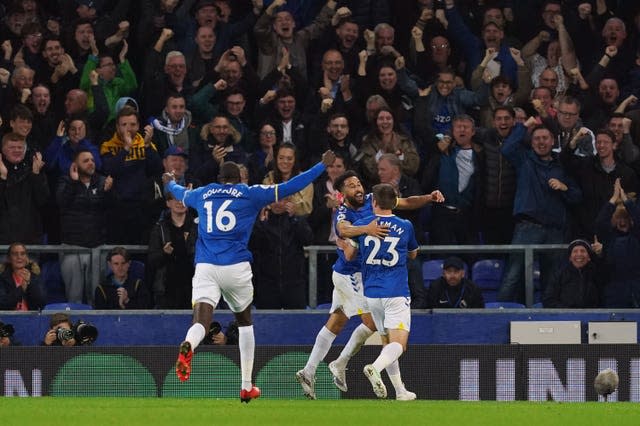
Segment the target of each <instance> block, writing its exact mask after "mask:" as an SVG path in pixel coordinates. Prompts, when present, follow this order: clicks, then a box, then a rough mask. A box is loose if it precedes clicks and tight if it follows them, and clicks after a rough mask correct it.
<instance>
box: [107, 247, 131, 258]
mask: <svg viewBox="0 0 640 426" xmlns="http://www.w3.org/2000/svg"><path fill="white" fill-rule="evenodd" d="M113 256H122V257H124V261H125V262H128V261H129V260H131V256H130V255H129V252H128V251H127V249H126V248H124V247H120V246H118V247H114V248H112V249H111V251H110V252H109V254H108V255H107V260H108V261H109V262H111V258H112V257H113Z"/></svg>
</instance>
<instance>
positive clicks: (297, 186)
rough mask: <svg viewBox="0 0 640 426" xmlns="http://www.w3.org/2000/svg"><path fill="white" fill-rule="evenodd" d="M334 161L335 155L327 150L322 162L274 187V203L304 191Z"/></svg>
mask: <svg viewBox="0 0 640 426" xmlns="http://www.w3.org/2000/svg"><path fill="white" fill-rule="evenodd" d="M335 159H336V155H335V154H334V153H333V151H331V150H328V151H326V152H325V153H324V154H322V161H320V162H319V163H318V164H316V165H315V166H313V167H312V168H310V169H309V170H307V171H306V172H303V173H300V174H299V175H297V176H294V177H293V178H291V179H290V180H288V181H286V182H285V183H281V184H278V185H277V187H276V194H275V201H279V200H281V199H283V198H285V197H288V196H289V195H292V194H295V193H296V192H298V191H301V190H302V189H304V188H305V187H306V186H307V185H309V184H310V183H312V182H313V181H314V180H316V179H317V178H319V177H320V175H321V174H322V172H324V171H325V169H326V168H327V166H328V165H331V164H333V162H334V161H335Z"/></svg>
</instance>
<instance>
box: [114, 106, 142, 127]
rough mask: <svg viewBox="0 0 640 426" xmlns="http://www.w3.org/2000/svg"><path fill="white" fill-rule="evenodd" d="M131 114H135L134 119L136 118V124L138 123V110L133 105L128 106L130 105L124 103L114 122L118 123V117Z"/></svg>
mask: <svg viewBox="0 0 640 426" xmlns="http://www.w3.org/2000/svg"><path fill="white" fill-rule="evenodd" d="M131 115H135V116H136V119H137V120H138V124H139V123H140V115H139V114H138V110H137V109H135V108H134V107H132V106H130V105H125V106H123V107H122V109H121V110H120V111H118V114H117V115H116V123H118V122H119V121H120V118H122V117H129V116H131Z"/></svg>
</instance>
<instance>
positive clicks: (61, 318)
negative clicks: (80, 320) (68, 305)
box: [49, 312, 71, 328]
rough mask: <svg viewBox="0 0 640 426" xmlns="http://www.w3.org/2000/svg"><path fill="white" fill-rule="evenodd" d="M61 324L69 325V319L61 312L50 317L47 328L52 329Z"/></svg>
mask: <svg viewBox="0 0 640 426" xmlns="http://www.w3.org/2000/svg"><path fill="white" fill-rule="evenodd" d="M63 322H68V323H69V324H71V317H70V316H69V315H67V314H65V313H63V312H58V313H55V314H53V315H51V318H50V319H49V328H53V327H55V326H57V325H60V324H62V323H63Z"/></svg>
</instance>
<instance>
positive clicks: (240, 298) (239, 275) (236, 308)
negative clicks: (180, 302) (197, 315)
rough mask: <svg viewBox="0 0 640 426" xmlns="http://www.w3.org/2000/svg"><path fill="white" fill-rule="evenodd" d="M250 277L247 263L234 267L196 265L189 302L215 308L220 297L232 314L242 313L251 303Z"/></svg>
mask: <svg viewBox="0 0 640 426" xmlns="http://www.w3.org/2000/svg"><path fill="white" fill-rule="evenodd" d="M252 277H253V274H252V273H251V264H250V263H249V262H240V263H236V264H234V265H212V264H210V263H197V264H196V272H195V274H194V275H193V280H192V286H193V290H192V294H191V301H192V303H193V304H196V303H208V304H209V305H212V306H213V307H214V308H215V307H216V306H217V305H218V302H219V301H220V295H222V297H224V300H225V301H226V302H227V304H228V305H229V309H231V311H232V312H242V311H244V310H245V309H247V307H248V306H249V305H251V302H253V284H252V283H251V278H252Z"/></svg>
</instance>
